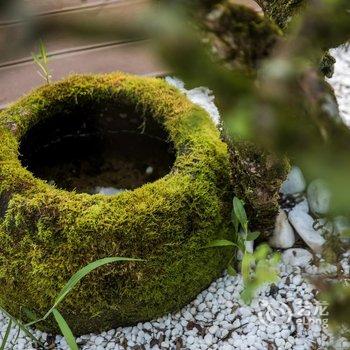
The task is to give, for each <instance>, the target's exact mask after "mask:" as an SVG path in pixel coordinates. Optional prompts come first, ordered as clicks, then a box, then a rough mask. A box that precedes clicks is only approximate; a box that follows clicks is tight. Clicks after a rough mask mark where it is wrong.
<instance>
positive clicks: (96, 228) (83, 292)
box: [0, 73, 231, 334]
mask: <svg viewBox="0 0 350 350" xmlns="http://www.w3.org/2000/svg"><path fill="white" fill-rule="evenodd" d="M130 111H133V112H132V113H129V112H130ZM87 130H88V131H89V132H90V133H92V134H94V135H97V138H95V139H93V140H92V142H90V141H91V140H90V141H89V142H88V143H86V144H84V147H88V149H89V150H90V149H91V150H93V147H95V145H96V147H97V146H98V145H97V144H98V143H99V142H100V141H101V139H105V138H106V134H105V133H106V132H108V133H109V132H111V131H112V132H116V131H118V130H119V131H120V130H122V131H123V132H124V131H126V132H127V133H129V134H132V133H133V134H134V136H135V134H136V136H137V135H139V136H140V135H150V137H152V138H153V139H158V140H161V141H162V142H163V143H164V142H165V143H166V144H167V145H171V146H172V147H173V150H174V151H173V152H174V160H173V164H172V166H171V169H169V171H168V172H167V174H161V176H160V177H159V178H158V179H157V180H155V181H152V182H147V181H146V182H147V183H144V184H142V185H141V186H139V187H136V188H134V189H132V190H128V191H124V192H122V193H119V194H117V195H114V196H103V195H101V194H95V195H91V194H88V193H79V192H80V191H78V190H74V189H69V190H67V188H68V187H69V186H68V187H67V186H66V187H65V186H63V188H60V186H59V185H53V184H52V183H51V182H50V181H48V180H49V179H48V178H47V177H46V178H45V175H44V176H42V177H43V178H44V179H43V178H41V174H40V177H39V176H35V175H34V173H35V171H37V172H38V171H39V170H40V167H39V170H38V169H37V168H35V166H34V167H33V164H32V163H31V162H33V159H34V160H36V161H38V160H39V161H43V159H42V158H43V157H37V158H35V151H36V150H37V149H40V150H42V149H45V147H46V146H47V145H48V144H50V143H51V144H52V143H54V142H56V139H57V140H58V141H57V142H59V141H62V139H67V137H68V136H69V137H72V135H73V137H74V138H76V137H77V136H81V135H84V132H85V131H87ZM101 135H102V136H101ZM140 137H141V136H140ZM0 140H1V142H0V225H1V226H0V242H1V243H0V304H1V305H2V306H3V307H4V308H5V309H7V310H8V311H9V312H10V313H12V314H13V315H15V316H17V317H23V312H22V311H23V308H24V307H26V308H28V309H30V310H33V311H35V312H36V313H37V314H38V315H43V314H44V313H45V312H46V311H47V310H48V309H49V308H50V307H51V306H52V304H53V300H54V298H55V296H56V295H57V293H58V292H59V291H60V289H61V288H62V287H63V285H64V284H65V283H66V282H67V281H68V279H69V278H70V277H71V276H72V275H73V274H74V273H75V272H76V271H78V270H79V269H80V268H82V267H83V266H85V265H86V264H88V263H90V262H92V261H95V260H97V259H100V258H104V257H112V256H124V257H133V258H143V259H145V261H144V262H137V263H136V262H130V263H123V264H115V265H107V266H104V267H102V268H99V269H98V270H96V271H94V272H92V273H91V274H90V275H88V276H87V277H86V278H85V279H84V280H83V281H82V282H81V283H80V284H79V285H78V286H77V287H76V288H75V289H74V290H73V292H72V293H71V294H70V295H69V296H68V297H67V299H66V300H65V301H64V302H63V303H62V304H61V305H60V307H59V310H60V311H61V312H62V314H63V316H64V317H65V319H66V321H67V322H68V324H69V325H70V326H71V327H72V329H73V331H74V332H75V334H82V333H86V332H90V331H94V332H96V331H100V330H103V329H108V328H111V327H115V326H119V325H126V324H133V323H136V322H138V321H143V320H149V319H152V318H154V317H157V316H161V315H164V314H166V313H167V312H171V311H174V310H177V309H179V308H181V307H182V306H184V305H185V304H187V303H188V302H190V301H191V300H192V299H193V298H194V297H195V296H196V295H197V294H198V293H199V292H200V291H201V290H203V289H204V288H205V287H207V286H208V285H209V284H210V283H211V282H212V280H213V279H214V278H216V277H218V276H219V275H220V273H221V271H222V270H223V268H224V267H225V266H226V264H227V261H228V259H229V256H228V254H229V252H226V251H225V250H221V249H202V248H203V247H204V246H205V245H206V244H207V243H208V242H210V241H212V240H213V239H216V238H219V237H226V236H227V235H228V232H229V227H228V225H229V219H228V217H229V215H228V212H229V209H230V208H229V204H228V203H229V201H230V199H231V198H230V194H229V193H228V192H229V191H228V187H227V186H229V182H230V181H229V177H230V175H229V165H228V163H229V155H228V150H227V145H226V144H225V143H223V142H222V141H221V140H220V135H219V132H218V130H217V129H216V127H215V126H214V124H213V122H212V121H211V119H210V117H209V115H208V114H207V113H206V112H205V111H204V110H203V109H201V108H199V107H198V106H196V105H194V104H192V103H191V102H189V101H188V100H187V99H186V98H185V97H184V96H183V95H181V94H180V93H179V92H178V91H177V90H176V89H175V88H173V87H171V86H169V85H168V84H167V83H165V82H164V81H163V80H161V79H153V78H141V77H135V76H130V75H125V74H121V73H116V74H110V75H98V76H72V77H70V78H68V79H66V80H63V81H61V82H58V83H55V84H51V85H48V86H45V87H42V88H40V89H38V90H36V91H34V92H33V93H31V94H29V95H28V96H26V97H24V98H23V99H21V100H20V101H19V102H17V103H15V104H13V105H12V106H10V107H9V108H7V109H6V110H5V111H4V112H2V113H1V115H0ZM91 144H93V147H92V148H91ZM40 147H41V148H40ZM84 147H83V148H84ZM89 147H90V148H89ZM75 149H76V147H75V146H72V147H70V148H69V147H68V148H67V149H66V150H65V154H66V157H70V154H71V153H74V152H75ZM42 154H46V157H48V158H49V159H46V160H45V161H47V163H50V162H56V163H58V164H60V162H61V161H62V159H60V158H59V156H58V155H57V156H56V155H52V156H51V155H50V153H42ZM155 154H157V153H155ZM60 156H62V154H60ZM26 157H27V159H26ZM28 158H29V161H28ZM44 158H45V157H44ZM31 167H33V168H35V169H36V170H35V171H34V172H33V171H30V169H31ZM58 168H59V167H58ZM63 169H65V171H66V169H68V168H65V167H63ZM67 171H68V170H67ZM39 173H40V171H39ZM69 176H70V175H69V174H68V173H67V178H69ZM61 180H62V179H61ZM63 180H64V179H63ZM63 180H62V181H63ZM62 183H64V181H63V182H62ZM71 186H73V187H74V186H75V185H74V184H73V185H72V184H71ZM81 192H85V191H84V190H82V191H81ZM41 327H42V328H44V329H45V330H48V331H55V330H56V328H55V325H54V322H53V320H48V321H47V322H46V323H44V324H42V325H41Z"/></svg>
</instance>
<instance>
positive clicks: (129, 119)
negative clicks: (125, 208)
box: [20, 102, 175, 194]
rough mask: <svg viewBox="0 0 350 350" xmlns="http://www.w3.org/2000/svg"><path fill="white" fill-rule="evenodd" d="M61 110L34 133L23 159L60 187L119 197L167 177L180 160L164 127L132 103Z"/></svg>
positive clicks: (29, 134) (26, 140) (23, 143)
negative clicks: (125, 191) (125, 192)
mask: <svg viewBox="0 0 350 350" xmlns="http://www.w3.org/2000/svg"><path fill="white" fill-rule="evenodd" d="M57 110H58V111H56V112H54V113H52V115H50V116H49V117H47V118H42V121H41V122H39V123H38V124H36V125H35V126H33V127H32V128H30V129H29V131H28V132H27V133H26V135H25V136H24V137H23V139H22V140H21V144H20V154H21V161H22V164H23V165H24V166H26V167H27V169H28V170H29V171H31V172H32V173H33V174H34V175H35V176H36V177H39V178H41V179H44V180H46V181H49V182H50V183H54V184H55V185H56V186H57V187H58V188H62V189H66V190H69V191H71V190H76V191H77V192H84V193H90V194H96V193H102V194H115V193H118V192H120V191H122V190H125V189H134V188H137V187H139V186H141V185H143V184H145V183H148V182H152V181H155V180H157V179H159V178H161V177H163V176H164V175H166V174H167V173H168V172H169V171H170V169H171V167H172V165H173V163H174V161H175V154H174V149H173V145H172V144H171V143H170V142H169V141H168V134H167V133H166V131H165V130H164V128H163V127H162V126H161V125H160V124H159V123H158V122H156V121H155V120H154V119H153V118H152V116H151V115H147V114H145V115H144V114H141V113H138V112H137V111H136V110H135V108H133V107H131V106H129V105H127V104H123V103H118V105H117V106H116V105H115V103H107V102H106V103H104V104H103V106H101V105H100V106H91V105H86V104H85V105H81V104H80V105H78V104H77V105H74V106H73V107H71V106H69V108H60V109H57Z"/></svg>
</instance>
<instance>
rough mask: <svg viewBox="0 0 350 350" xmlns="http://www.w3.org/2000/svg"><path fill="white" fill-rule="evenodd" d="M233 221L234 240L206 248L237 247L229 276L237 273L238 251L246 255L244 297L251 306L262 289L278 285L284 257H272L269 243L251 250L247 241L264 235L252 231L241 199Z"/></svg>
mask: <svg viewBox="0 0 350 350" xmlns="http://www.w3.org/2000/svg"><path fill="white" fill-rule="evenodd" d="M231 219H232V223H233V227H234V240H233V241H230V240H227V239H217V240H215V241H212V242H211V243H209V244H208V245H207V246H206V248H213V247H233V248H234V251H233V255H232V258H231V260H230V262H229V264H228V266H227V273H228V274H229V275H231V276H235V275H236V274H237V272H236V270H235V269H234V267H233V266H232V260H233V257H234V253H235V250H236V249H238V250H240V251H241V252H242V254H243V258H242V264H241V273H242V277H243V282H244V286H245V289H244V290H243V292H242V293H241V298H242V300H243V301H244V302H245V303H247V304H249V303H250V302H251V301H252V298H253V296H254V294H255V293H256V291H257V290H258V289H259V287H261V286H262V285H264V284H265V283H274V282H276V281H277V280H278V270H277V265H278V263H279V260H280V255H279V254H278V253H274V254H272V252H271V249H270V247H269V246H268V245H267V244H262V245H260V246H258V247H257V248H256V250H255V251H254V252H252V253H251V252H248V251H247V249H246V242H251V241H255V240H256V239H257V238H258V237H259V236H260V232H257V231H254V232H249V229H248V218H247V214H246V211H245V209H244V204H243V202H242V201H241V200H240V199H238V198H237V197H235V198H234V199H233V208H232V215H231ZM271 254H272V255H271Z"/></svg>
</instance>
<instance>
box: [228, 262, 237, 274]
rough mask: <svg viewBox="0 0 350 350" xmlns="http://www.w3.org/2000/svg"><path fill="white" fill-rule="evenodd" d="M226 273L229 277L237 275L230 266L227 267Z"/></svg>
mask: <svg viewBox="0 0 350 350" xmlns="http://www.w3.org/2000/svg"><path fill="white" fill-rule="evenodd" d="M227 273H228V274H229V275H230V276H236V275H237V272H236V270H235V268H234V267H233V266H232V265H231V264H230V265H228V266H227Z"/></svg>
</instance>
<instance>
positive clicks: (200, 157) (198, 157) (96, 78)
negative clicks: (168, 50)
mask: <svg viewBox="0 0 350 350" xmlns="http://www.w3.org/2000/svg"><path fill="white" fill-rule="evenodd" d="M160 91H161V93H159V92H160ZM72 93H74V94H75V95H73V94H72ZM85 94H91V95H90V96H91V97H94V96H95V97H97V98H99V94H101V95H103V98H108V97H109V98H111V99H112V100H115V101H116V103H117V102H118V99H120V98H122V99H123V100H125V101H127V102H128V103H130V104H137V105H138V107H139V108H140V109H141V110H142V109H144V110H148V111H150V112H151V113H153V117H154V118H155V119H156V120H157V121H158V122H160V123H161V124H162V125H163V126H164V127H165V129H166V131H167V132H168V133H169V137H170V141H171V142H173V144H174V146H175V150H176V160H175V163H174V165H173V168H172V170H171V172H170V173H169V174H167V175H165V176H164V177H169V176H171V175H172V174H174V173H179V172H183V173H184V174H191V173H192V174H195V173H196V169H197V170H198V169H200V168H201V167H202V166H203V163H206V161H207V160H208V159H210V158H211V157H213V156H215V157H217V156H221V157H222V159H224V158H227V147H226V145H225V144H224V143H223V142H221V141H220V135H219V131H218V130H217V128H216V126H215V125H214V124H213V122H212V120H211V117H210V116H209V114H208V113H207V112H205V111H204V110H203V109H202V108H201V107H199V106H197V105H195V104H193V103H192V102H190V101H189V100H188V99H187V97H186V96H185V95H183V94H181V93H180V92H179V91H178V90H177V89H176V88H175V87H172V86H170V85H169V84H168V83H166V82H165V81H164V80H163V79H162V78H145V77H138V76H133V75H128V74H124V73H114V74H106V75H74V76H71V77H69V78H68V79H64V80H62V81H59V82H56V83H52V84H50V85H46V86H43V87H41V88H39V89H36V90H34V91H33V92H32V93H30V94H29V95H27V96H25V97H23V98H22V99H20V100H19V101H18V102H16V103H14V104H12V105H10V106H9V107H8V108H6V109H5V110H4V111H2V112H1V113H0V135H1V139H2V140H3V142H2V143H1V146H0V150H1V154H0V161H1V162H6V165H8V166H9V167H10V168H9V169H8V170H7V171H6V173H7V174H9V176H6V173H3V172H1V181H3V180H2V179H4V180H6V181H8V182H9V183H11V184H12V185H13V188H14V191H10V192H11V194H14V193H17V192H22V190H25V191H31V190H34V191H35V190H37V189H38V187H39V188H40V189H41V190H42V191H46V190H50V191H52V190H55V191H64V192H67V193H66V194H67V195H69V196H71V197H75V196H81V195H85V194H81V193H76V192H74V191H68V190H65V189H60V188H56V187H55V186H53V185H52V184H50V183H48V182H47V181H45V180H43V179H40V178H37V177H35V176H34V175H33V174H32V173H31V172H30V171H29V170H27V169H26V168H25V167H23V165H22V164H21V161H20V160H19V157H18V150H19V145H20V142H21V139H22V137H23V136H24V135H25V134H26V132H27V131H28V130H29V129H31V128H32V127H34V126H35V125H36V123H38V122H39V121H42V120H44V119H45V118H47V116H45V115H44V114H41V112H44V113H45V111H46V110H47V109H48V108H50V107H51V106H52V105H55V104H57V105H59V104H60V103H62V102H67V100H71V101H72V102H73V99H74V102H75V103H78V99H79V97H80V96H84V95H85ZM100 98H102V97H100ZM74 102H73V103H74ZM50 113H52V112H50ZM206 153H207V154H206ZM220 153H221V154H220ZM185 158H186V161H183V160H184V159H185ZM190 160H192V162H190ZM3 164H4V163H3ZM207 165H209V166H210V162H208V164H207ZM218 168H219V169H215V167H213V168H212V169H210V170H213V171H217V170H219V171H220V170H221V164H218ZM18 170H20V172H21V174H20V175H21V177H20V181H16V179H13V180H12V179H11V178H12V177H13V176H12V174H13V173H15V172H16V171H18ZM161 179H162V178H161ZM18 180H19V179H18ZM159 180H160V179H158V180H156V181H154V182H152V183H149V184H147V185H148V186H157V182H158V181H159ZM15 182H17V184H15ZM140 188H141V187H139V188H136V189H133V190H128V191H127V192H130V191H138V190H139V189H140ZM89 196H91V195H89ZM93 196H99V195H98V194H94V195H93ZM112 198H115V197H112ZM99 200H100V201H110V200H111V198H108V197H106V196H100V198H99Z"/></svg>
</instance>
